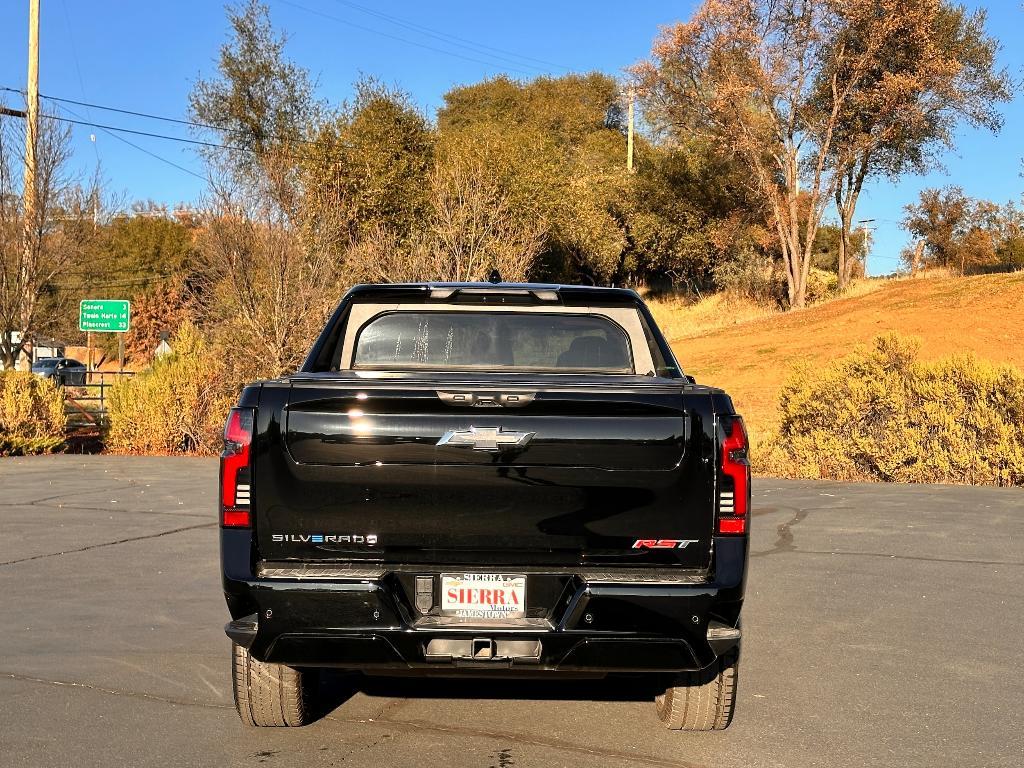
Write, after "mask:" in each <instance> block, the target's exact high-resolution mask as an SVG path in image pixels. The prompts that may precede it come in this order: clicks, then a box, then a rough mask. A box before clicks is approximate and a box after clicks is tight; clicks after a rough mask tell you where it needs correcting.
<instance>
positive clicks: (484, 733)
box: [324, 715, 705, 768]
mask: <svg viewBox="0 0 1024 768" xmlns="http://www.w3.org/2000/svg"><path fill="white" fill-rule="evenodd" d="M324 719H325V720H330V721H332V722H336V723H348V724H359V725H377V726H381V725H387V726H401V727H404V728H406V729H408V730H416V731H429V732H432V733H438V734H449V735H459V736H476V737H480V738H488V739H498V740H504V741H512V742H514V743H517V744H524V745H528V746H534V747H546V748H548V749H557V750H561V751H563V752H574V753H577V754H582V755H591V756H594V757H606V758H617V759H620V760H628V761H631V762H634V763H640V764H644V765H654V766H665V767H666V768H705V767H704V766H702V765H701V764H699V763H690V762H684V761H679V760H669V759H666V758H663V757H657V756H655V755H638V754H634V753H630V752H622V751H619V750H614V749H601V748H600V747H586V746H583V745H581V744H572V743H569V742H565V741H561V740H559V739H547V738H543V737H540V736H527V735H526V734H517V733H505V732H503V731H490V730H487V729H485V728H468V727H459V726H452V725H435V724H434V723H429V722H426V721H425V720H381V721H374V722H373V723H369V722H368V721H366V720H356V719H354V718H352V719H350V718H343V717H331V716H329V715H328V716H327V717H325V718H324Z"/></svg>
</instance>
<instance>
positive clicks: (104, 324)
mask: <svg viewBox="0 0 1024 768" xmlns="http://www.w3.org/2000/svg"><path fill="white" fill-rule="evenodd" d="M130 315H131V303H130V302H128V301H123V300H121V299H82V302H81V303H80V304H79V305H78V330H80V331H97V332H99V333H124V332H125V331H127V330H128V327H129V324H130Z"/></svg>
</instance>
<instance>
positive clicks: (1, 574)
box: [0, 456, 1024, 768]
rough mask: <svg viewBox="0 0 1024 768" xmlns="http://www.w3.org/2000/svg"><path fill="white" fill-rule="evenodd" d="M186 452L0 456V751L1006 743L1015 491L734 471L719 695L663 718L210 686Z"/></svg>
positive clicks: (528, 693)
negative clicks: (672, 720) (703, 709)
mask: <svg viewBox="0 0 1024 768" xmlns="http://www.w3.org/2000/svg"><path fill="white" fill-rule="evenodd" d="M216 476H217V465H216V462H215V461H211V460H194V459H159V458H157V459H153V458H116V457H103V456H83V457H75V456H53V457H42V458H32V459H0V532H2V535H0V617H2V620H0V764H2V765H3V766H22V765H25V766H51V765H52V766H76V768H79V767H82V766H112V765H130V766H150V765H153V766H193V765H194V766H206V765H218V766H221V765H255V764H259V763H264V764H266V765H268V766H299V765H301V766H320V765H345V766H374V767H375V768H379V766H391V765H393V766H428V765H445V766H455V767H457V768H459V767H462V766H467V767H468V766H472V767H474V768H489V767H490V766H495V768H498V767H499V766H500V767H501V768H508V767H510V766H563V765H564V766H577V765H589V766H626V765H635V766H673V765H680V766H709V767H710V766H747V767H752V766H875V765H878V766H939V765H942V766H958V768H963V767H964V766H1020V765H1022V764H1024V715H1022V712H1024V674H1022V671H1021V670H1022V669H1024V642H1022V640H1021V635H1022V630H1024V492H1022V491H1020V490H1002V489H976V488H960V487H937V486H917V487H911V486H881V485H853V484H840V483H824V482H817V483H814V482H795V481H789V482H785V481H767V480H763V481H758V482H756V484H755V515H756V520H755V527H754V534H753V537H754V552H755V554H754V556H753V558H752V560H751V570H750V581H749V587H748V598H747V607H746V609H745V617H744V633H745V641H744V647H743V654H744V657H743V664H742V667H741V670H740V688H739V704H738V710H737V716H736V719H735V721H734V723H733V725H732V727H731V728H730V729H729V730H728V731H725V732H724V733H716V734H678V733H671V732H668V731H666V730H664V729H663V727H662V726H661V725H660V723H659V722H658V721H657V719H656V718H655V716H654V712H653V705H652V704H651V703H650V702H649V701H647V700H645V699H644V696H645V695H646V692H645V691H643V690H642V689H638V688H637V687H635V686H631V685H628V684H621V683H620V684H615V685H609V684H607V683H602V682H592V681H588V682H577V683H565V682H562V683H557V684H550V683H547V682H529V681H522V682H518V681H516V682H511V681H510V682H488V683H486V684H481V683H475V682H472V681H458V682H453V681H445V680H433V681H430V680H427V681H422V680H381V679H374V680H363V679H360V678H349V677H345V676H334V677H331V678H329V679H328V680H327V681H326V682H325V684H324V685H325V689H324V694H325V695H326V696H328V697H329V701H330V706H329V707H328V710H329V711H328V712H327V713H326V714H325V716H324V717H323V718H322V719H321V720H320V721H318V722H317V723H315V724H314V725H312V726H309V727H307V728H304V729H298V730H282V729H275V730H262V731H254V730H247V729H245V728H244V727H243V726H242V724H241V723H240V721H239V720H238V718H237V716H236V715H235V711H234V708H233V706H232V704H231V692H230V688H229V655H228V652H229V642H228V640H227V639H226V638H225V637H224V635H223V632H222V626H223V624H224V622H225V621H226V616H227V614H226V610H225V608H224V604H223V600H222V598H221V594H220V584H219V575H218V565H217V543H216V539H217V537H216V527H215V525H214V503H215V491H216Z"/></svg>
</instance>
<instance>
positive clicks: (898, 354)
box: [755, 335, 1024, 486]
mask: <svg viewBox="0 0 1024 768" xmlns="http://www.w3.org/2000/svg"><path fill="white" fill-rule="evenodd" d="M918 347H919V345H918V343H917V342H916V341H908V340H906V339H901V338H900V337H898V336H895V335H890V336H885V337H880V338H877V339H876V340H875V343H874V346H873V347H871V348H864V347H859V348H857V349H856V350H854V352H853V353H852V354H850V355H849V356H847V357H845V358H842V359H840V360H837V361H834V362H833V363H831V364H830V365H828V366H826V367H824V368H819V369H814V368H811V367H809V366H806V367H801V368H798V369H797V370H796V371H795V372H794V373H793V375H792V376H791V377H790V379H789V380H788V381H787V382H786V384H785V385H784V387H783V390H782V395H781V397H780V402H779V407H780V411H781V423H780V424H779V426H778V428H777V430H775V431H774V432H773V433H771V434H770V435H768V436H767V437H766V438H765V439H764V440H763V441H762V444H761V446H760V448H761V450H760V451H756V452H755V467H756V469H757V471H758V472H760V473H762V474H772V475H781V476H789V477H808V478H828V479H832V480H880V481H886V482H901V483H969V484H975V485H1018V486H1019V485H1024V428H1022V426H1021V425H1024V374H1022V373H1021V372H1020V371H1019V370H1017V369H1015V368H1013V367H1012V366H1008V365H994V364H992V363H989V362H985V361H981V360H977V359H976V358H974V357H972V356H969V355H965V356H958V357H952V358H948V359H944V360H939V361H937V362H921V361H919V360H918Z"/></svg>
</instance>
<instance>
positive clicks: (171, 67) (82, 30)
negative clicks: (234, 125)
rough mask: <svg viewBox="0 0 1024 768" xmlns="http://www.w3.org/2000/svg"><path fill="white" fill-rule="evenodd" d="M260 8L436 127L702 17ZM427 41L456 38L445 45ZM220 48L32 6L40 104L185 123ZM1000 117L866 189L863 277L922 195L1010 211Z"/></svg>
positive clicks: (104, 17) (607, 67)
mask: <svg viewBox="0 0 1024 768" xmlns="http://www.w3.org/2000/svg"><path fill="white" fill-rule="evenodd" d="M269 5H270V8H271V14H272V18H273V20H274V23H275V26H276V27H278V28H279V29H284V30H286V31H287V32H288V34H289V36H290V42H289V47H288V53H289V55H290V56H291V58H293V59H294V60H295V61H297V62H298V63H299V64H301V65H302V66H305V67H306V68H307V69H309V70H310V71H311V72H312V73H313V75H314V76H315V77H316V78H317V79H318V81H319V86H320V93H321V95H322V96H324V97H325V98H326V99H328V100H329V101H331V102H337V101H340V100H342V99H345V98H347V97H349V96H350V95H351V85H352V83H353V82H354V81H355V80H356V79H357V78H358V77H359V76H360V74H367V75H374V76H377V77H379V78H381V79H383V80H384V81H385V82H387V83H389V84H395V85H398V86H400V87H402V88H403V89H405V90H407V91H409V92H410V93H411V94H412V96H413V98H414V99H415V100H416V101H417V103H419V104H420V105H421V106H422V107H423V108H424V110H426V111H427V112H428V113H429V114H431V115H432V114H433V112H434V110H435V109H436V108H437V106H438V105H439V104H440V102H441V97H442V95H443V94H444V92H445V91H447V90H448V89H449V88H451V87H452V86H453V85H457V84H464V83H472V82H475V81H478V80H480V79H482V78H484V77H487V76H489V75H495V74H499V73H502V72H505V73H508V74H509V75H511V76H514V77H519V78H526V77H530V76H534V75H537V74H541V73H548V74H553V75H558V74H562V73H564V72H567V71H590V70H600V71H604V72H608V73H611V74H615V75H618V74H620V73H621V71H622V69H623V67H626V66H628V65H630V64H631V63H633V62H634V61H636V60H638V59H640V58H642V57H644V56H645V55H646V54H647V53H648V51H649V50H650V45H651V40H652V39H653V37H654V35H655V34H656V33H657V29H658V27H659V25H663V24H667V23H671V22H672V21H675V20H679V19H685V18H687V17H688V16H689V15H690V13H691V12H692V10H693V8H694V7H695V6H696V5H697V3H696V2H694V1H692V0H691V1H690V2H662V1H661V0H647V2H642V3H626V4H623V3H619V2H603V1H602V2H593V1H591V2H551V1H550V0H548V2H536V1H535V0H518V2H516V3H505V4H498V3H488V2H482V1H481V0H476V1H475V2H467V1H466V0H454V1H451V2H444V1H442V0H436V1H435V2H432V3H424V2H410V1H409V0H395V1H394V2H390V3H386V4H385V3H374V2H373V0H269ZM986 5H987V7H988V8H989V29H990V31H992V32H994V33H995V34H996V35H997V36H999V37H1000V38H1001V39H1002V42H1003V51H1002V53H1001V57H1000V58H1001V63H1002V64H1003V65H1004V66H1006V67H1008V68H1009V69H1010V72H1011V73H1012V75H1013V76H1014V77H1015V78H1018V79H1019V78H1020V77H1021V75H1022V74H1024V50H1022V49H1021V47H1020V46H1018V45H1016V43H1017V40H1016V39H1015V37H1018V38H1019V34H1017V35H1014V34H1013V33H1014V30H1020V29H1021V28H1022V26H1024V11H1022V10H1021V5H1020V3H1019V2H1017V1H1016V0H1010V1H1006V0H1000V1H999V2H990V3H988V4H986ZM27 9H28V0H7V1H6V2H4V3H2V4H0V30H2V32H0V43H2V45H0V51H2V53H0V86H8V87H14V88H22V87H24V82H25V67H26V30H27V23H28V22H27V17H28V10H27ZM367 9H368V10H369V11H371V12H372V13H367V12H366V10H367ZM375 14H376V15H375ZM380 14H384V15H386V16H389V17H392V18H390V19H389V18H384V17H383V16H381V15H380ZM396 20H397V23H396ZM423 27H425V28H429V29H430V30H433V31H436V32H443V33H444V34H446V35H452V36H455V37H457V38H460V40H457V41H456V40H452V39H450V38H448V39H439V38H438V37H435V36H431V35H430V34H428V33H426V32H424V31H423V29H422V28H423ZM225 35H226V22H225V18H224V8H223V5H222V4H221V3H220V2H213V1H211V0H179V1H178V2H175V3H150V2H137V1H133V2H129V1H128V0H107V2H95V1H93V2H81V1H80V0H42V24H41V44H40V48H41V64H40V91H41V92H42V93H43V94H45V95H51V96H61V97H64V98H69V99H75V100H78V101H85V102H92V103H97V104H103V105H108V106H116V107H121V108H126V109H132V110H137V111H142V112H151V113H155V114H160V115H166V116H170V117H184V116H185V110H186V103H187V96H188V92H189V89H190V87H191V84H192V83H193V82H194V81H195V79H196V77H197V76H199V75H200V74H206V75H209V74H211V73H212V72H213V69H214V60H215V57H216V55H217V50H218V48H219V46H220V44H221V43H222V42H223V40H224V39H225ZM499 49H500V50H499ZM4 97H5V98H6V100H7V103H8V104H9V105H10V106H17V103H16V102H17V100H18V99H19V98H20V97H19V96H17V94H4ZM67 106H68V108H70V109H72V110H74V111H75V112H77V113H78V114H79V115H81V116H82V117H83V118H84V119H86V120H91V121H96V122H102V123H107V124H111V125H118V126H123V127H127V128H134V129H137V130H143V131H154V132H158V133H166V134H174V135H180V136H188V133H187V131H186V130H185V129H184V127H183V126H175V125H172V124H168V123H161V122H154V121H149V120H142V119H138V118H132V117H129V116H127V115H119V114H113V113H109V112H102V111H99V110H88V109H86V108H84V107H79V106H75V105H67ZM45 108H50V107H49V106H48V105H47V106H46V107H45ZM1003 113H1004V116H1005V120H1006V125H1005V127H1004V129H1003V131H1002V133H1001V134H1000V135H998V136H992V135H991V134H989V133H988V132H986V131H974V130H971V129H967V128H964V129H962V130H960V131H959V133H958V140H957V149H956V152H954V153H949V154H948V155H947V156H946V157H945V160H944V163H945V166H946V169H945V171H940V172H935V173H932V174H930V175H928V176H926V177H907V178H905V179H903V180H902V181H901V182H900V183H898V184H893V183H891V182H888V181H881V182H876V183H874V184H873V185H872V186H871V187H870V188H869V189H868V190H866V194H865V195H864V197H863V199H862V202H861V205H860V207H859V209H858V218H862V219H869V218H870V219H875V220H876V226H877V231H876V232H875V244H874V249H873V253H872V256H871V259H870V262H869V271H870V272H871V273H872V274H884V273H886V272H889V271H891V270H893V269H895V268H896V267H897V266H898V264H899V262H898V258H897V257H898V254H899V251H900V249H901V248H902V247H903V245H904V244H905V243H906V234H905V233H904V232H903V231H902V230H901V229H900V228H899V226H898V222H899V219H900V218H901V216H902V212H901V211H902V207H903V205H905V204H906V203H908V202H911V201H913V200H915V199H916V197H917V194H918V192H919V191H920V190H921V189H923V188H925V187H928V186H936V185H942V184H948V183H956V184H959V185H961V186H962V187H964V189H965V190H966V191H967V193H968V194H970V195H972V196H976V197H985V198H988V199H991V200H995V201H998V202H1005V201H1007V200H1010V199H1014V200H1019V199H1020V197H1021V192H1022V191H1024V178H1021V176H1020V172H1021V168H1022V166H1021V158H1022V157H1024V139H1022V133H1021V125H1022V123H1024V97H1021V96H1018V97H1017V99H1016V100H1015V101H1014V102H1013V103H1012V104H1009V105H1006V106H1005V108H1004V110H1003ZM90 134H94V135H95V136H96V141H95V142H92V141H90ZM124 138H126V139H128V140H130V141H131V142H133V143H135V144H137V145H139V146H140V147H143V148H144V149H146V150H148V151H150V152H152V153H156V154H158V155H160V156H161V157H163V158H165V159H167V160H169V161H171V162H173V163H175V164H177V165H179V166H182V167H184V168H187V169H192V170H193V171H195V172H201V171H202V168H201V165H200V163H199V161H198V159H197V158H196V156H195V154H194V152H193V151H192V149H190V148H189V147H187V146H186V145H180V144H177V143H174V142H168V141H163V140H159V139H150V138H145V137H139V136H125V137H124ZM74 147H75V152H76V154H75V159H76V162H78V163H80V164H81V165H82V166H83V169H86V170H91V168H92V167H94V166H95V163H96V161H97V158H98V159H99V160H100V162H101V165H102V169H103V175H104V177H105V178H106V180H107V182H108V185H109V188H110V190H111V191H112V192H114V193H119V194H120V195H121V196H122V197H124V198H125V199H127V200H133V199H150V198H151V199H154V200H157V201H161V202H166V203H170V204H174V203H176V202H179V201H186V202H187V201H194V200H196V199H198V198H199V196H200V195H201V193H202V190H203V187H204V183H203V182H202V181H201V180H200V179H198V178H196V177H194V176H192V175H190V174H188V173H186V172H185V171H183V170H180V169H179V168H175V167H172V166H171V165H168V164H166V163H163V162H161V161H159V160H157V159H155V158H153V157H151V156H149V155H146V154H144V153H143V152H141V151H139V150H137V149H135V148H133V147H130V146H128V145H126V144H124V143H123V142H121V141H119V140H118V139H116V138H113V137H111V136H109V135H107V134H105V133H103V132H102V131H100V130H97V129H92V128H85V127H76V129H75V137H74Z"/></svg>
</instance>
